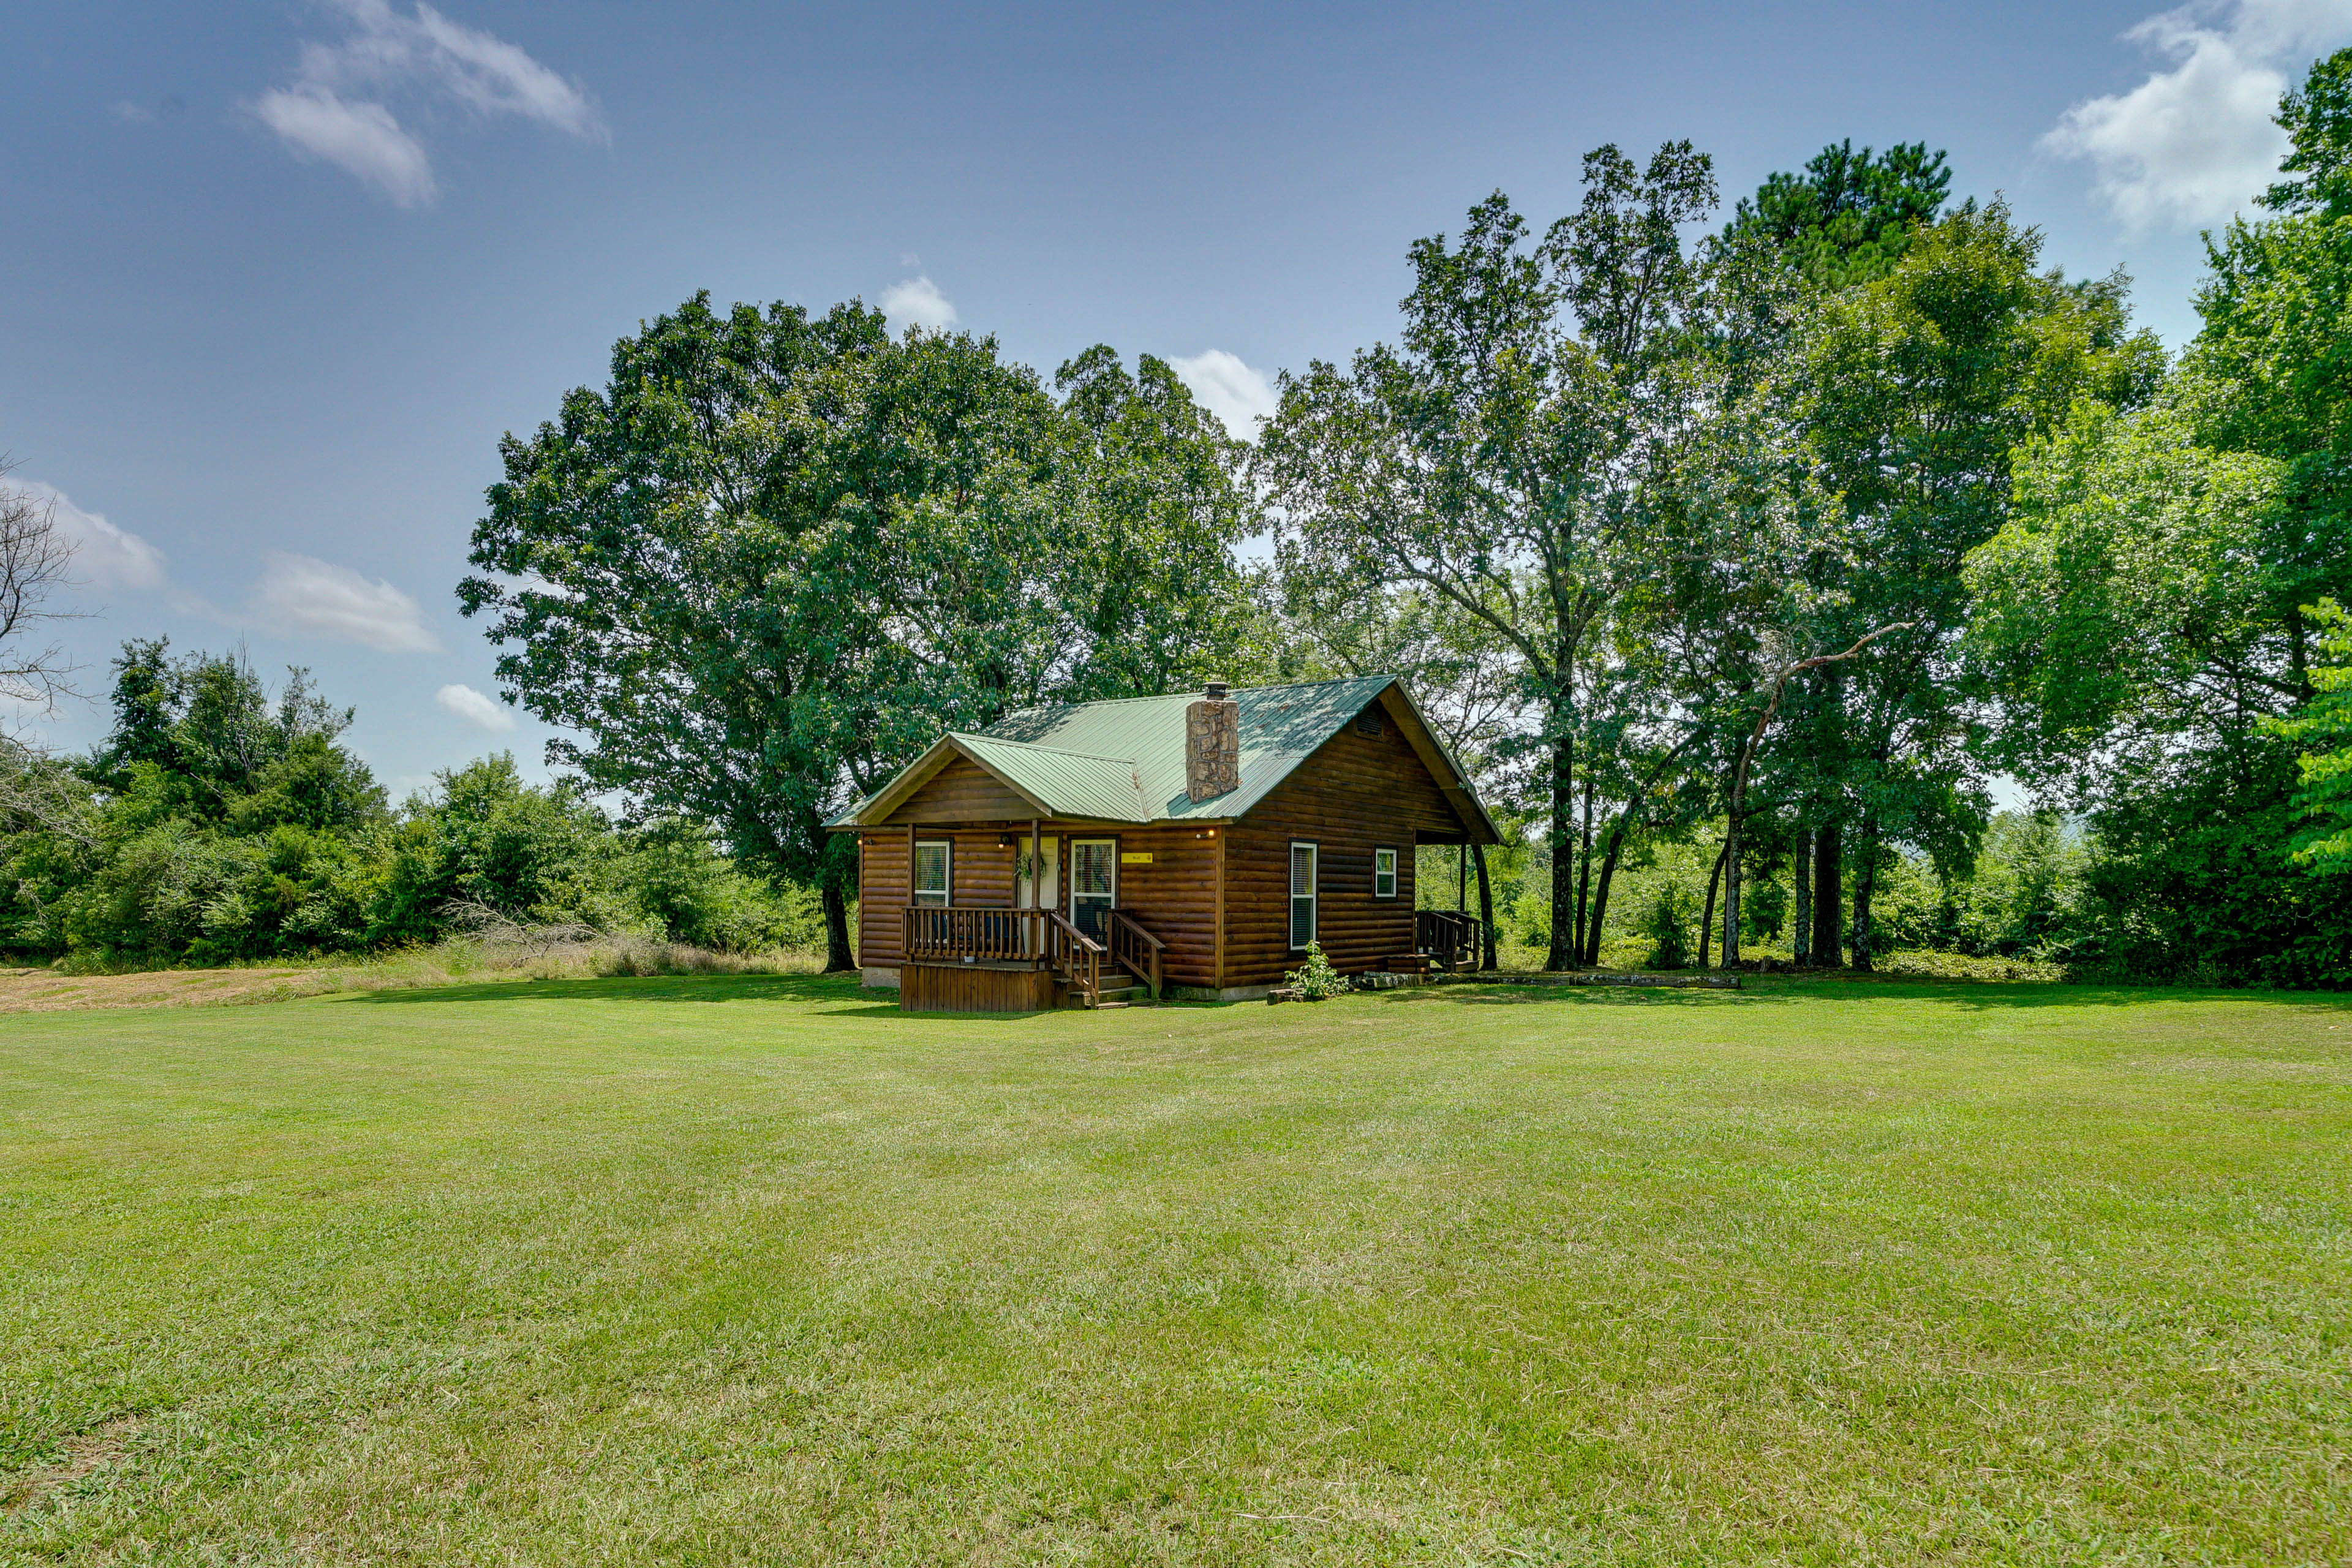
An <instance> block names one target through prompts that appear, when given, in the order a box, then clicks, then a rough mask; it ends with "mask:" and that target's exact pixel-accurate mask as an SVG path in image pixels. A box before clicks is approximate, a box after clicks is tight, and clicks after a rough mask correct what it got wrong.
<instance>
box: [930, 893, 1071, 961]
mask: <svg viewBox="0 0 2352 1568" xmlns="http://www.w3.org/2000/svg"><path fill="white" fill-rule="evenodd" d="M1053 912H1054V911H1053V910H979V909H963V908H956V907H947V908H942V907H940V906H939V905H937V904H929V905H918V906H916V907H914V908H911V909H909V910H908V911H907V945H906V947H905V949H904V952H906V954H907V956H908V958H911V959H914V960H915V961H916V962H918V963H920V962H921V961H923V960H925V959H934V960H940V959H943V960H946V961H948V962H950V963H959V962H961V961H962V960H964V959H967V958H971V959H986V960H989V961H992V962H995V961H1014V962H1017V961H1019V960H1022V959H1034V958H1040V957H1043V956H1044V955H1045V920H1046V917H1047V916H1049V915H1051V914H1052V913H1053Z"/></svg>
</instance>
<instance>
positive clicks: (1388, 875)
mask: <svg viewBox="0 0 2352 1568" xmlns="http://www.w3.org/2000/svg"><path fill="white" fill-rule="evenodd" d="M1396 860H1397V852H1396V851H1395V850H1393V849H1389V848H1380V849H1375V850H1373V851H1372V897H1374V898H1376V899H1393V898H1395V897H1396Z"/></svg>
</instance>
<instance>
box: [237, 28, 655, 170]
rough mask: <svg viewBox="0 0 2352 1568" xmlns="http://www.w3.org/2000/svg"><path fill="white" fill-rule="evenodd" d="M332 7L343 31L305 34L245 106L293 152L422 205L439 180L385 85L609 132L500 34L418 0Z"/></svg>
mask: <svg viewBox="0 0 2352 1568" xmlns="http://www.w3.org/2000/svg"><path fill="white" fill-rule="evenodd" d="M338 8H339V9H340V10H341V11H342V13H343V14H344V16H345V17H346V18H347V19H348V20H349V22H350V23H351V26H352V31H351V34H350V36H349V37H345V38H344V39H343V40H342V41H341V42H340V43H334V44H315V43H314V44H305V45H304V46H303V47H302V60H301V65H300V67H299V69H298V70H297V72H296V75H295V80H294V82H293V83H292V85H290V86H288V87H282V88H275V89H271V90H270V91H268V92H265V93H263V94H262V95H261V96H260V98H258V99H257V100H255V102H254V106H253V107H254V110H255V112H256V113H257V114H258V115H259V116H260V117H261V121H262V122H263V123H264V124H266V125H268V127H269V128H270V129H271V130H272V131H275V132H277V133H278V139H279V140H280V141H282V142H285V143H286V144H287V146H288V147H289V148H291V149H292V150H293V151H294V153H295V154H296V155H297V156H299V157H304V158H318V159H323V160H324V161H326V162H327V163H332V164H334V165H335V166H336V167H338V168H340V169H341V170H343V171H344V172H345V173H347V174H352V175H354V176H356V177H357V178H358V179H360V180H361V181H362V182H364V183H365V184H370V185H373V186H374V187H375V188H376V189H377V190H379V191H381V192H383V194H384V195H386V196H389V197H390V198H391V199H392V200H393V201H394V202H395V203H397V204H398V205H401V206H405V207H415V206H425V205H429V204H430V203H431V202H432V201H433V199H434V198H435V196H436V195H438V194H439V188H438V186H437V185H436V183H435V181H434V178H433V162H432V159H431V157H430V156H429V155H428V154H427V153H426V152H425V144H424V143H423V142H420V141H418V140H417V139H416V137H415V135H413V134H411V133H410V132H409V131H408V130H407V129H406V128H405V127H404V126H403V125H402V124H401V123H400V121H399V120H398V119H397V118H396V117H395V116H394V114H393V112H392V110H391V108H390V107H389V106H388V105H387V104H385V103H384V102H383V97H385V96H390V95H392V94H394V93H399V92H406V93H408V94H410V95H411V96H415V97H422V98H425V99H426V100H431V99H433V98H441V99H448V100H456V101H457V102H458V103H461V104H463V105H465V106H466V107H467V108H469V109H471V110H474V111H476V112H477V113H478V114H484V115H489V114H513V115H519V116H520V117H521V118H523V119H525V120H534V121H538V122H539V123H541V124H542V125H547V126H551V127H553V128H554V129H555V130H558V131H561V132H565V133H566V134H567V135H572V136H577V137H579V138H581V139H582V140H583V141H588V142H605V141H609V140H610V139H611V137H610V134H609V132H607V131H606V130H605V127H604V119H603V117H602V116H600V115H599V114H598V113H597V112H596V108H595V105H594V104H593V103H592V102H590V101H589V100H588V97H587V95H586V94H585V93H583V92H582V91H581V89H579V88H578V87H577V86H575V85H574V84H573V83H572V82H569V81H566V80H565V79H563V78H562V77H561V76H558V75H557V74H556V73H555V72H553V71H551V70H550V69H548V68H546V67H545V66H543V65H541V64H540V63H539V62H538V61H537V60H535V59H533V58H530V55H528V54H526V53H524V52H523V50H522V49H520V48H519V47H516V46H515V45H513V44H509V43H508V42H506V41H505V40H504V39H502V38H498V37H492V36H491V35H490V34H488V33H485V32H480V31H478V30H477V29H475V28H472V27H468V26H465V25H463V24H462V23H458V22H453V21H451V20H449V18H447V17H446V16H443V15H441V13H440V12H438V11H436V10H435V9H434V8H433V7H432V6H430V5H424V4H422V3H421V0H420V3H419V4H418V5H416V7H415V11H414V12H413V13H412V14H410V15H408V16H403V15H401V14H400V13H399V12H397V11H395V10H394V9H393V7H392V6H391V5H390V4H389V3H388V0H338Z"/></svg>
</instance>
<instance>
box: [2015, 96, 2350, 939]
mask: <svg viewBox="0 0 2352 1568" xmlns="http://www.w3.org/2000/svg"><path fill="white" fill-rule="evenodd" d="M2279 119H2280V123H2281V124H2282V125H2283V126H2284V128H2285V129H2286V131H2287V132H2288V134H2289V137H2290V139H2291V143H2292V146H2293V151H2292V153H2290V154H2289V156H2288V158H2287V160H2286V163H2285V165H2284V170H2283V173H2284V174H2285V175H2287V176H2288V177H2287V178H2284V179H2283V180H2282V181H2281V182H2279V183H2278V184H2275V185H2273V187H2272V188H2271V189H2270V191H2269V192H2267V193H2266V194H2265V195H2264V196H2263V198H2262V199H2263V204H2264V205H2266V206H2267V207H2268V208H2269V209H2270V212H2271V215H2272V216H2266V217H2260V218H2255V219H2252V220H2247V221H2242V222H2237V223H2233V224H2231V226H2229V227H2228V228H2227V229H2226V230H2224V231H2223V232H2221V234H2219V235H2217V236H2214V237H2211V239H2210V242H2209V260H2210V265H2211V268H2212V270H2211V274H2210V277H2209V278H2208V279H2207V280H2206V282H2205V284H2204V285H2203V286H2202V287H2201V288H2200V290H2199V293H2198V299H2197V305H2198V310H2199V311H2200V315H2201V317H2202V319H2203V325H2202V329H2201V331H2200V332H2199V334H2198V337H2197V338H2196V340H2195V341H2194V342H2192V343H2191V344H2190V346H2189V350H2188V352H2187V353H2185V354H2184V355H2183V356H2182V361H2181V363H2180V365H2179V368H2178V370H2177V371H2176V372H2175V373H2174V374H2173V375H2172V376H2171V377H2170V379H2169V380H2168V383H2167V384H2166V385H2165V387H2164V389H2163V392H2162V395H2160V396H2159V397H2158V398H2157V399H2156V401H2155V402H2154V403H2153V404H2152V405H2150V406H2148V407H2146V408H2143V409H2139V410H2137V411H2122V410H2119V409H2118V408H2116V406H2114V405H2115V404H2116V401H2117V400H2116V399H2114V398H2112V397H2110V398H2105V399H2104V400H2102V402H2101V403H2089V404H2085V405H2083V406H2080V407H2077V408H2076V409H2075V410H2074V412H2073V413H2072V414H2071V415H2070V416H2069V417H2068V419H2067V421H2066V422H2065V423H2064V424H2063V426H2061V427H2059V428H2057V429H2055V430H2054V431H2053V432H2052V433H2051V434H2050V435H2049V437H2048V438H2046V439H2043V440H2040V441H2035V442H2032V443H2030V444H2029V445H2028V446H2027V447H2026V448H2025V450H2024V452H2023V454H2022V455H2021V458H2020V461H2019V464H2018V474H2017V477H2018V485H2017V494H2016V504H2015V507H2014V512H2013V519H2012V521H2011V525H2010V526H2009V527H2008V528H2006V529H2005V530H2004V531H2002V532H2001V533H2000V534H1999V535H1997V536H1996V537H1995V538H1993V539H1992V540H1991V541H1990V542H1988V543H1986V544H1985V545H1984V546H1982V547H1981V548H1980V549H1979V551H1978V552H1976V554H1975V556H1974V557H1973V558H1972V560H1971V562H1970V566H1969V577H1970V583H1971V586H1972V587H1973V588H1974V590H1975V593H1976V596H1977V607H1976V612H1975V626H1974V628H1973V630H1972V634H1971V644H1972V646H1973V647H1974V648H1975V650H1976V651H1977V654H1978V656H1979V658H1981V660H1982V661H1983V663H1984V666H1985V668H1987V669H1988V670H1989V671H1990V674H1991V676H1992V678H1993V679H1994V680H1995V681H1996V682H1997V689H1998V690H1999V691H2000V696H2001V699H2002V708H2001V710H2000V717H2001V723H2000V730H1999V732H1998V740H1999V742H2000V753H2001V754H2002V755H2003V757H2004V759H2005V760H2006V761H2007V762H2008V763H2010V765H2011V766H2012V767H2014V768H2015V769H2016V770H2017V771H2019V772H2020V773H2024V774H2027V775H2028V776H2030V777H2032V778H2034V779H2036V780H2037V782H2039V783H2040V784H2042V786H2043V787H2044V788H2045V789H2047V790H2049V791H2051V792H2053V794H2060V795H2063V796H2064V797H2065V798H2066V799H2067V800H2068V802H2069V804H2070V805H2073V806H2074V808H2075V809H2077V810H2078V811H2081V812H2083V813H2084V814H2085V816H2087V818H2088V820H2089V821H2090V823H2091V824H2092V826H2093V827H2094V829H2095V845H2096V849H2097V853H2096V856H2095V859H2094V861H2093V864H2092V866H2091V868H2090V870H2089V872H2088V874H2087V883H2088V887H2089V889H2090V893H2091V899H2090V914H2091V919H2092V924H2091V928H2090V929H2089V930H2088V931H2086V933H2085V937H2084V943H2083V947H2082V956H2083V957H2084V959H2085V960H2086V961H2095V962H2098V963H2105V964H2106V965H2110V966H2113V967H2116V968H2121V969H2125V970H2129V971H2133V972H2137V973H2146V974H2149V975H2155V976H2172V975H2180V974H2186V973H2210V974H2213V975H2215V976H2217V977H2227V978H2233V979H2241V980H2244V979H2260V980H2268V981H2273V982H2281V983H2294V984H2311V983H2315V982H2325V983H2329V984H2341V983H2343V982H2344V981H2346V980H2347V979H2352V964H2347V960H2346V957H2345V954H2346V952H2347V948H2352V889H2347V888H2346V887H2344V886H2343V885H2342V884H2341V882H2340V881H2339V880H2337V879H2313V878H2311V877H2310V876H2308V875H2307V873H2306V871H2305V868H2304V867H2303V866H2301V865H2299V864H2298V863H2297V861H2296V860H2295V858H2294V846H2295V845H2296V843H2297V842H2298V841H2300V842H2302V843H2303V845H2304V847H2305V848H2306V849H2317V850H2319V852H2320V853H2321V855H2322V856H2324V853H2325V850H2324V844H2325V840H2326V832H2325V831H2324V830H2323V831H2322V832H2321V833H2320V834H2319V835H2318V837H2317V838H2316V839H2315V838H2314V837H2312V835H2311V832H2310V829H2309V827H2308V825H2307V824H2306V823H2305V820H2304V817H2305V812H2306V810H2308V809H2313V808H2322V809H2324V808H2325V807H2326V804H2327V802H2326V798H2325V796H2326V768H2325V763H2323V767H2322V776H2321V777H2320V778H2317V779H2315V780H2312V781H2303V780H2299V778H2298V767H2297V762H2298V759H2297V755H2296V750H2297V742H2301V743H2303V744H2305V745H2309V744H2310V743H2311V742H2315V741H2318V742H2325V740H2326V736H2325V735H2324V734H2323V733H2322V731H2324V730H2325V729H2326V721H2327V716H2328V713H2329V711H2330V709H2329V708H2328V707H2327V705H2326V704H2320V705H2318V706H2316V707H2315V698H2316V697H2317V696H2318V689H2319V685H2320V682H2319V679H2318V678H2317V671H2316V669H2315V661H2314V643H2315V636H2314V629H2313V627H2312V626H2311V625H2310V622H2309V611H2308V606H2311V605H2315V604H2316V603H2320V602H2323V601H2324V600H2326V598H2328V597H2330V596H2334V597H2336V598H2339V599H2340V598H2341V597H2342V596H2344V595H2345V594H2346V592H2347V588H2352V489H2347V485H2346V481H2345V479H2344V478H2343V476H2344V474H2345V473H2346V472H2347V462H2352V361H2348V360H2347V357H2346V353H2345V348H2344V344H2345V343H2346V342H2347V335H2348V334H2352V180H2347V169H2348V168H2352V50H2347V51H2344V52H2342V53H2339V54H2337V55H2335V56H2332V57H2330V58H2327V59H2325V60H2322V61H2320V62H2318V63H2317V64H2316V65H2315V67H2314V68H2313V69H2312V71H2311V73H2310V76H2309V78H2308V79H2307V80H2306V81H2305V85H2304V87H2303V88H2302V89H2300V90H2299V91H2296V92H2293V93H2290V94H2288V95H2287V97H2286V99H2285V100H2284V103H2283V104H2282V106H2281V110H2280V116H2279ZM2313 754H2314V755H2315V756H2319V757H2322V758H2323V759H2324V758H2325V756H2326V751H2325V750H2324V749H2323V750H2322V751H2319V752H2314V753H2313ZM2299 793H2300V794H2301V795H2303V798H2302V799H2301V800H2300V801H2298V799H2297V795H2298V794H2299Z"/></svg>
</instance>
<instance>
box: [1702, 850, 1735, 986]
mask: <svg viewBox="0 0 2352 1568" xmlns="http://www.w3.org/2000/svg"><path fill="white" fill-rule="evenodd" d="M1729 853H1731V835H1729V834H1725V835H1724V836H1723V847H1722V848H1721V849H1719V850H1717V852H1716V857H1715V869H1714V870H1712V871H1709V872H1708V873H1707V874H1706V913H1705V914H1703V915H1701V916H1699V918H1698V966H1699V967H1700V968H1701V969H1705V968H1706V966H1707V965H1706V952H1707V947H1706V940H1707V938H1708V937H1710V936H1712V935H1714V934H1715V886H1716V884H1717V882H1720V881H1721V880H1723V858H1724V857H1725V856H1726V855H1728V854H1729Z"/></svg>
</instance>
